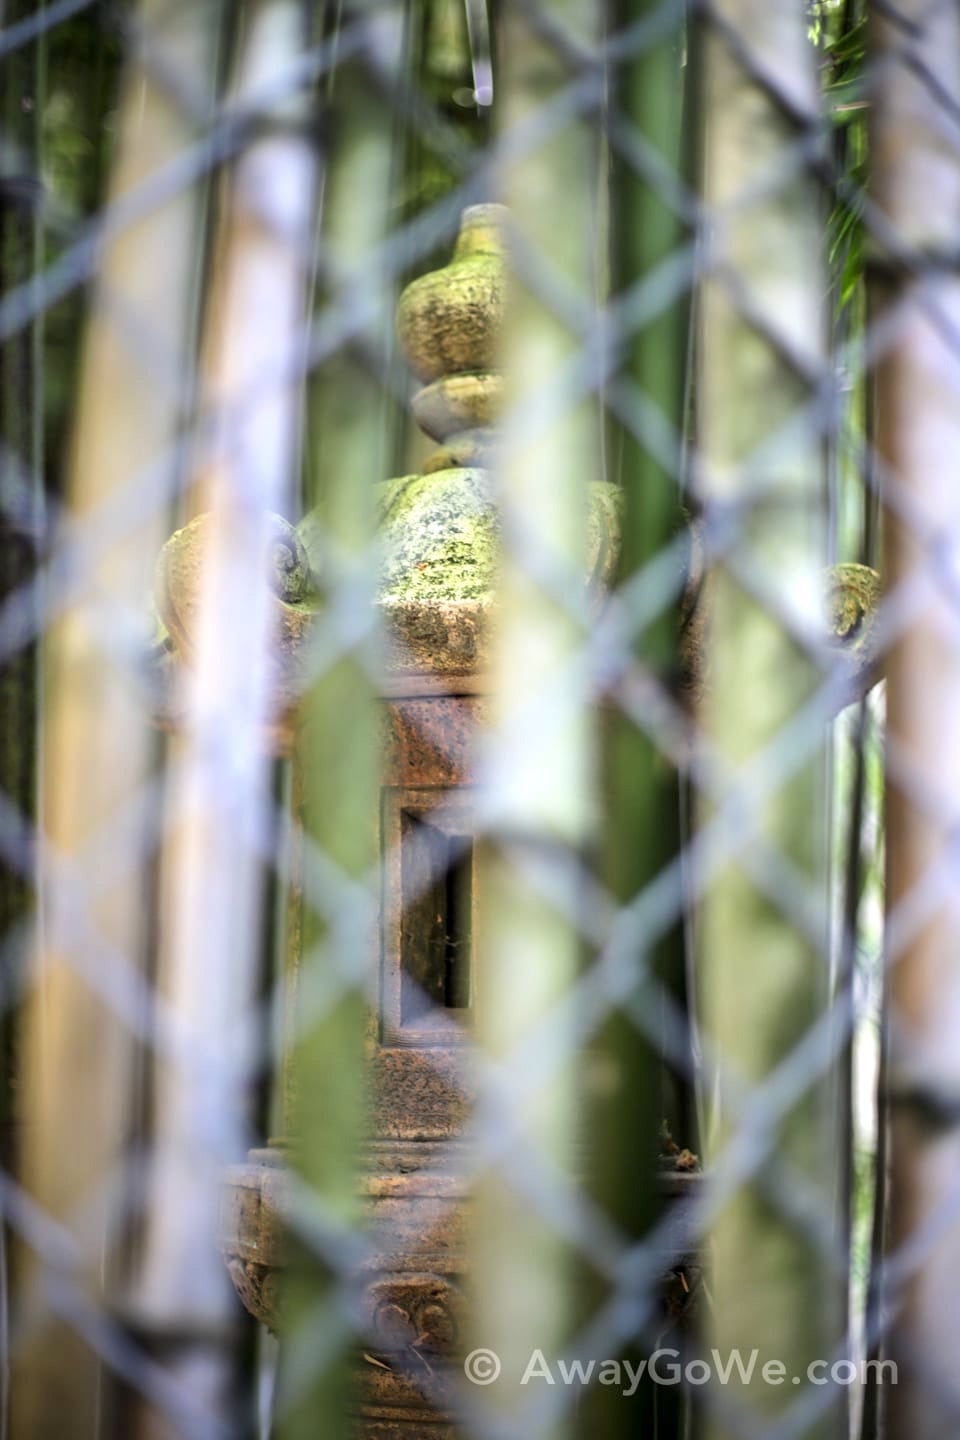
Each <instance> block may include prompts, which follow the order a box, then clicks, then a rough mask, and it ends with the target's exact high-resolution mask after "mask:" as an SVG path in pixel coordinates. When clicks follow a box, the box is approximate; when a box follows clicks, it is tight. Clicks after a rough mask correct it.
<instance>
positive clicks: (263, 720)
mask: <svg viewBox="0 0 960 1440" xmlns="http://www.w3.org/2000/svg"><path fill="white" fill-rule="evenodd" d="M304 40H305V36H304V30H303V12H302V8H301V7H300V6H299V5H298V4H297V3H295V0H256V3H251V4H249V5H247V6H246V7H244V9H243V11H242V14H241V30H240V36H239V48H238V65H237V72H236V75H235V77H234V79H233V82H232V85H231V89H230V93H229V95H228V97H227V100H226V108H227V109H228V110H234V111H235V112H236V113H237V114H242V113H243V112H244V111H248V112H250V113H257V112H264V113H265V114H267V115H269V126H268V128H267V127H265V129H264V132H263V133H262V134H261V135H260V136H259V138H257V139H256V140H254V141H253V143H251V144H250V145H249V146H248V147H247V148H246V149H245V150H244V151H243V153H242V154H241V155H240V157H239V158H238V159H237V161H236V162H235V163H234V165H233V166H232V167H231V168H230V170H229V172H228V173H227V174H226V175H225V177H224V181H225V183H224V189H223V196H222V200H221V206H220V215H219V223H218V230H217V234H216V240H215V246H214V251H213V268H212V274H211V278H212V291H211V295H210V301H209V305H208V309H207V328H206V333H205V335H204V340H203V360H202V377H201V384H202V400H203V413H204V415H205V416H206V417H208V418H209V419H210V420H211V422H212V424H213V425H214V427H215V436H214V439H213V442H212V446H213V449H212V456H211V460H210V463H209V465H208V466H206V467H205V468H204V470H203V472H202V474H201V476H200V480H199V485H198V492H199V494H198V496H197V497H195V500H196V504H197V508H201V509H203V510H204V511H206V513H207V527H208V528H207V536H208V539H207V544H206V547H205V550H204V553H203V562H204V563H203V566H202V572H201V573H200V574H199V576H198V577H197V586H198V592H197V611H196V616H195V618H194V626H193V633H192V636H191V640H192V649H193V656H192V664H191V666H190V668H189V669H187V670H186V671H185V674H184V683H183V714H184V721H183V729H182V735H181V736H179V737H178V739H177V741H176V742H175V743H174V744H173V746H172V750H171V766H172V772H171V779H170V785H169V797H170V798H169V819H168V829H167V836H166V843H165V848H164V854H163V861H162V875H161V900H160V903H161V944H160V955H159V959H158V968H157V988H158V992H159V994H160V996H161V997H162V999H163V1001H164V1002H165V1003H166V1005H167V1007H168V1011H169V1014H170V1016H171V1017H172V1023H173V1024H174V1025H175V1026H176V1030H177V1042H178V1048H177V1052H176V1053H175V1054H174V1055H172V1056H169V1057H164V1061H163V1063H162V1064H161V1065H159V1066H158V1068H157V1072H156V1076H155V1079H154V1087H155V1094H156V1100H155V1106H154V1124H155V1130H154V1150H155V1153H154V1158H153V1168H152V1183H151V1188H150V1191H149V1194H148V1200H147V1205H148V1213H147V1219H146V1233H145V1237H144V1242H143V1256H142V1265H141V1269H140V1274H139V1278H138V1280H137V1283H136V1286H135V1291H134V1295H135V1303H136V1307H137V1310H138V1313H139V1316H140V1318H141V1322H142V1323H143V1324H144V1325H145V1326H147V1327H153V1328H155V1329H157V1330H160V1331H161V1332H162V1331H163V1330H172V1331H180V1332H185V1334H186V1335H187V1336H190V1335H197V1336H200V1335H206V1337H207V1342H206V1343H205V1344H203V1345H197V1346H191V1345H190V1344H189V1343H184V1344H183V1345H181V1346H180V1347H179V1349H178V1351H177V1352H176V1359H175V1360H174V1361H173V1362H172V1369H173V1371H174V1374H175V1377H176V1381H177V1383H178V1384H179V1385H180V1386H181V1387H182V1388H183V1389H184V1391H185V1392H186V1393H187V1394H188V1395H190V1396H191V1397H192V1398H193V1399H194V1400H195V1401H196V1403H198V1404H201V1405H205V1406H206V1407H207V1408H208V1409H209V1411H210V1413H211V1416H212V1417H215V1418H216V1421H217V1422H219V1423H220V1424H224V1425H225V1424H226V1423H227V1421H228V1414H229V1412H230V1409H231V1406H232V1405H234V1404H235V1401H236V1397H235V1395H234V1394H233V1393H232V1388H231V1387H232V1385H233V1383H234V1382H235V1380H236V1376H237V1368H236V1357H235V1356H234V1355H232V1354H231V1351H230V1346H231V1342H234V1343H235V1327H236V1317H237V1310H236V1302H235V1297H234V1295H233V1294H232V1287H231V1285H230V1281H229V1278H228V1276H227V1273H226V1270H225V1267H224V1263H223V1259H222V1257H221V1255H220V1253H219V1249H218V1219H219V1212H220V1205H221V1194H222V1186H223V1178H224V1171H225V1168H226V1166H227V1164H228V1163H229V1162H231V1161H236V1160H237V1159H239V1158H241V1157H242V1155H243V1154H244V1152H245V1149H246V1147H247V1145H248V1144H249V1143H250V1137H249V1134H248V1129H249V1126H250V1124H251V1121H252V1118H253V1117H252V1116H251V1115H250V1113H249V1108H248V1107H249V1103H250V1095H251V1093H252V1082H253V1078H254V1074H255V1070H254V1069H253V1068H252V1067H253V1066H255V1065H256V1064H257V1063H258V1060H257V1056H256V1051H255V1046H256V1043H257V1041H258V1039H259V1038H261V1031H260V1028H259V1025H258V1022H257V1020H256V1010H257V998H258V995H259V992H260V985H261V979H260V967H261V965H262V961H263V933H264V931H263V909H262V907H263V898H264V896H263V886H264V860H263V856H262V853H261V851H262V847H263V845H264V844H265V843H266V842H268V838H269V836H270V835H271V834H272V823H273V817H272V813H271V812H272V804H273V800H272V795H271V759H270V756H269V754H268V752H267V747H266V746H265V744H264V736H265V734H266V730H267V727H268V723H269V721H270V720H271V718H272V714H271V706H272V700H271V695H272V687H271V677H272V675H273V673H274V668H273V667H274V663H275V662H274V656H273V654H272V651H273V648H274V646H275V645H276V643H277V636H276V634H275V632H274V626H273V609H272V596H271V592H270V588H269V586H268V584H267V577H268V575H269V573H270V565H271V562H272V559H273V556H272V553H271V545H272V541H273V532H272V530H271V527H270V525H269V524H268V523H267V515H268V512H273V511H280V512H283V511H290V509H291V508H292V507H293V505H294V504H295V486H296V466H297V462H298V459H299V415H300V401H299V391H300V386H299V384H298V382H297V380H296V378H295V376H296V373H297V368H298V362H299V359H300V356H301V353H302V345H303V332H304V326H305V323H306V301H307V294H308V284H309V273H310V264H311V247H312V241H311V235H312V224H313V205H314V190H315V174H314V171H315V162H314V151H313V147H312V146H311V144H310V142H309V140H308V138H307V137H306V135H305V133H304V131H303V127H302V124H301V120H302V115H303V108H304V101H303V97H302V96H300V95H297V94H295V93H294V94H291V95H289V96H281V97H280V100H279V101H278V100H277V97H276V94H275V91H276V86H277V81H278V77H280V76H282V75H283V73H284V72H285V71H286V70H288V69H289V67H290V65H291V63H292V62H293V61H294V60H295V59H296V58H297V56H298V55H299V54H300V53H301V52H302V49H303V46H304ZM217 1339H219V1342H220V1348H219V1349H218V1348H217V1346H216V1345H215V1344H212V1343H210V1342H211V1341H214V1340H217ZM211 1423H213V1422H211ZM153 1426H154V1428H153V1429H151V1431H150V1433H151V1435H154V1434H157V1433H165V1432H164V1431H163V1430H162V1429H161V1428H160V1421H159V1419H158V1418H157V1417H156V1416H154V1417H153ZM171 1433H172V1432H171Z"/></svg>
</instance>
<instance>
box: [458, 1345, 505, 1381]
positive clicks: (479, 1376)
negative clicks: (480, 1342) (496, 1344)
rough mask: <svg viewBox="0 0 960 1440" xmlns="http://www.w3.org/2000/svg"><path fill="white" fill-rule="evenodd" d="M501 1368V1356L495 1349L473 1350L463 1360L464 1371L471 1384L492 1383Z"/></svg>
mask: <svg viewBox="0 0 960 1440" xmlns="http://www.w3.org/2000/svg"><path fill="white" fill-rule="evenodd" d="M501 1368H502V1367H501V1364H500V1356H499V1355H498V1354H497V1353H496V1351H494V1350H484V1349H480V1350H471V1351H470V1354H469V1355H468V1356H467V1358H466V1360H464V1362H463V1373H464V1375H466V1377H467V1379H468V1380H469V1381H470V1383H471V1385H492V1384H493V1382H494V1380H496V1379H497V1377H498V1376H499V1374H500V1370H501Z"/></svg>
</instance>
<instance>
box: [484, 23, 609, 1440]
mask: <svg viewBox="0 0 960 1440" xmlns="http://www.w3.org/2000/svg"><path fill="white" fill-rule="evenodd" d="M552 9H553V12H554V15H555V18H556V19H557V21H558V23H560V24H562V25H563V26H564V27H566V28H567V29H568V30H569V32H570V34H571V36H573V37H575V38H576V39H577V40H579V41H582V42H584V43H586V44H587V45H590V46H595V45H596V44H597V42H598V37H599V17H598V10H597V7H596V6H594V5H592V4H588V5H584V4H582V3H576V0H573V3H567V0H564V3H561V4H558V5H555V6H553V7H552ZM499 44H500V49H501V54H502V59H503V65H502V71H503V73H502V79H501V80H500V81H499V82H498V83H499V84H500V87H501V88H500V90H499V93H498V94H497V95H496V97H495V103H496V104H497V105H498V107H499V110H500V115H501V117H502V125H503V128H504V133H505V135H508V134H509V132H510V129H511V127H514V126H518V125H521V124H522V123H523V122H524V121H525V120H527V119H528V118H529V116H530V115H531V113H532V112H533V111H534V110H535V109H536V108H537V107H539V106H540V105H542V104H544V103H546V102H549V101H550V100H551V99H552V98H553V97H555V96H556V95H557V93H558V92H559V91H560V90H561V89H562V88H563V87H564V86H565V85H566V84H567V83H568V81H569V72H568V71H567V69H566V67H565V65H564V64H563V62H562V61H561V59H560V57H559V56H558V54H557V53H556V51H555V50H554V49H553V48H552V47H551V46H550V45H549V44H547V43H545V42H544V41H543V40H542V39H541V38H540V37H539V36H538V35H537V34H536V33H534V31H533V30H532V29H531V28H530V27H528V25H527V23H526V22H525V20H524V19H523V18H522V16H521V15H520V14H518V13H517V11H516V10H514V9H513V8H511V7H506V8H505V9H504V11H503V13H502V17H501V27H500V30H499ZM596 152H597V146H596V139H595V135H594V133H593V132H592V129H591V126H590V124H589V123H587V122H580V123H576V124H574V125H572V126H569V127H565V128H564V129H563V130H562V132H560V133H557V134H555V135H554V136H552V137H551V138H550V139H549V140H548V141H547V143H546V144H544V145H543V146H542V148H538V149H537V150H535V151H534V152H533V153H532V154H530V155H529V156H526V157H524V158H522V159H520V160H517V161H515V162H513V163H511V164H509V165H508V166H507V167H506V168H505V169H504V171H503V173H502V175H501V177H500V180H501V193H502V196H503V198H504V199H505V200H506V201H507V203H508V204H509V206H510V209H511V218H512V222H513V224H514V225H515V227H516V233H517V236H518V237H519V242H520V244H521V245H522V248H523V252H524V254H525V255H526V256H527V263H528V264H530V265H532V267H533V270H534V273H536V271H538V270H539V271H540V273H541V274H542V275H543V276H544V278H546V279H548V280H549V279H550V278H551V277H556V278H557V279H558V280H559V281H560V283H561V284H562V285H564V286H565V287H568V289H569V291H570V292H571V293H572V294H573V295H574V296H575V297H576V303H577V304H579V306H580V307H581V309H582V312H583V313H584V314H585V315H589V314H590V311H591V307H592V304H593V300H594V283H595V277H596V271H595V265H596V258H597V253H598V250H599V248H600V244H601V237H599V236H598V235H597V233H596V230H595V226H594V225H593V224H592V223H591V217H592V216H594V215H595V214H596V208H597V207H596V200H595V196H596V191H595V188H594V187H595V184H596V164H597V162H596ZM507 314H508V321H507V332H506V350H505V356H504V360H505V365H506V372H507V377H508V378H507V387H508V397H509V400H508V410H507V415H506V419H505V421H504V426H503V446H504V450H503V458H502V462H501V464H500V466H499V470H498V474H499V500H500V505H501V509H502V515H503V529H504V547H503V555H502V566H501V572H500V580H499V590H498V596H499V605H498V620H497V639H496V653H495V659H494V662H493V686H494V698H493V720H492V734H491V736H490V772H489V787H490V788H489V792H488V795H487V800H486V802H485V803H487V804H489V807H490V818H491V823H492V825H493V835H494V839H493V841H492V843H491V845H490V846H489V849H488V850H487V852H486V854H485V855H484V857H483V864H482V874H481V884H482V885H483V887H484V890H483V896H484V898H483V905H484V907H485V908H484V913H485V917H486V918H485V922H484V930H483V933H482V935H481V936H480V943H481V946H482V951H483V954H482V960H481V965H480V974H481V976H482V980H481V990H480V994H479V996H478V1018H479V1023H480V1037H481V1042H482V1045H483V1047H484V1051H485V1054H486V1055H487V1057H488V1058H489V1060H490V1061H491V1062H492V1065H493V1066H494V1067H495V1073H496V1075H497V1078H496V1082H495V1083H494V1082H493V1080H491V1089H490V1091H489V1092H487V1093H486V1099H485V1100H483V1099H482V1100H481V1108H480V1114H481V1120H483V1119H484V1117H485V1119H486V1124H483V1123H481V1125H480V1127H479V1130H478V1139H477V1143H478V1144H480V1145H481V1146H482V1145H484V1144H490V1143H491V1142H492V1141H494V1140H495V1139H498V1138H502V1136H503V1133H504V1131H505V1130H506V1129H507V1128H508V1127H509V1130H510V1133H511V1136H512V1141H511V1144H510V1145H509V1146H508V1147H507V1148H506V1150H505V1152H504V1157H503V1166H502V1168H501V1169H499V1170H495V1171H494V1172H491V1173H489V1174H487V1175H485V1177H484V1179H483V1180H482V1182H481V1184H480V1187H479V1196H478V1214H479V1218H478V1228H477V1236H476V1250H475V1254H474V1262H473V1276H474V1287H475V1292H476V1307H475V1316H474V1335H475V1340H476V1344H477V1345H479V1346H485V1347H489V1348H491V1349H492V1350H494V1351H495V1352H496V1353H497V1354H498V1355H499V1357H500V1359H501V1361H502V1364H503V1377H502V1379H501V1381H500V1382H499V1383H498V1384H497V1385H495V1386H492V1387H490V1389H489V1390H484V1391H480V1390H479V1389H478V1390H477V1391H476V1394H475V1396H474V1397H473V1398H475V1399H476V1401H477V1403H478V1404H483V1405H484V1406H487V1405H489V1406H490V1407H491V1408H492V1410H493V1411H494V1412H495V1413H505V1414H506V1415H509V1416H511V1417H513V1418H514V1421H516V1419H517V1418H518V1417H519V1416H520V1415H521V1414H523V1412H524V1410H525V1409H526V1408H527V1407H528V1406H529V1405H530V1403H531V1401H532V1400H535V1399H537V1398H540V1399H542V1398H543V1390H542V1387H540V1389H539V1395H538V1394H537V1393H536V1391H537V1387H534V1390H533V1391H531V1390H530V1389H527V1388H522V1387H521V1386H520V1385H519V1383H518V1382H519V1380H520V1378H521V1376H522V1374H523V1371H524V1368H525V1366H526V1363H527V1360H528V1359H529V1357H530V1355H531V1354H532V1353H533V1352H534V1351H535V1350H537V1349H541V1350H543V1352H544V1353H545V1354H546V1355H548V1356H553V1357H556V1356H557V1355H558V1354H559V1353H561V1351H562V1347H563V1346H564V1345H566V1344H568V1343H569V1342H570V1341H571V1340H572V1339H573V1337H574V1335H575V1332H576V1323H575V1322H576V1307H575V1304H574V1296H573V1285H574V1280H575V1263H574V1253H575V1252H574V1250H573V1248H572V1246H571V1243H570V1241H569V1239H565V1238H563V1237H562V1236H561V1235H559V1234H558V1233H557V1232H556V1230H555V1229H554V1227H553V1225H552V1224H551V1222H550V1221H549V1220H548V1219H547V1218H545V1217H544V1216H543V1215H542V1214H540V1213H538V1210H537V1208H536V1206H535V1205H533V1204H531V1201H530V1199H529V1197H528V1196H526V1195H524V1193H523V1192H522V1189H518V1187H517V1185H516V1183H515V1181H512V1180H511V1179H510V1176H509V1167H510V1164H511V1163H513V1162H516V1161H521V1162H525V1163H527V1164H528V1165H530V1166H531V1167H536V1166H537V1165H538V1164H540V1163H545V1164H546V1165H547V1167H548V1168H547V1172H546V1173H547V1174H548V1175H549V1173H550V1170H551V1169H555V1170H556V1171H557V1172H558V1174H560V1175H561V1176H566V1177H567V1180H568V1182H569V1178H570V1176H571V1175H572V1174H573V1168H572V1163H571V1162H572V1150H573V1145H574V1140H575V1137H576V1133H577V1125H578V1118H577V1103H576V1098H575V1093H574V1085H573V1069H574V1066H575V1063H576V1056H575V1050H576V1046H575V1043H574V1041H573V1039H572V1036H571V1033H570V1030H569V1026H568V1025H567V1024H562V1023H557V1021H558V1012H559V1009H560V1008H561V1007H562V1005H563V1000H564V997H565V995H566V994H567V993H568V991H569V988H570V986H571V985H572V984H573V982H574V980H575V978H576V977H577V975H578V972H579V968H580V964H581V955H582V949H583V946H582V939H581V936H580V934H579V933H578V929H577V925H576V923H575V922H574V921H572V920H571V919H570V918H569V917H568V916H566V915H565V914H563V913H561V911H560V910H559V909H558V908H557V906H556V905H555V904H554V903H553V902H551V901H550V900H548V899H546V898H544V897H543V895H542V894H540V893H538V890H537V886H536V884H535V883H534V882H533V881H532V880H531V878H530V874H529V873H525V866H533V867H534V868H535V867H536V866H537V865H543V864H545V863H546V864H548V865H549V864H551V861H550V860H549V859H547V857H548V856H552V857H553V862H552V863H553V864H556V863H558V862H559V861H560V860H561V857H564V858H565V860H566V862H567V863H570V862H574V863H575V862H576V861H577V860H578V859H579V858H582V856H583V852H584V848H585V846H586V844H587V843H588V841H589V838H590V837H591V835H592V834H593V833H594V829H595V822H596V802H595V753H594V752H595V739H594V734H593V731H594V722H593V719H592V717H591V715H590V712H589V708H588V702H587V692H586V685H585V678H584V673H583V669H582V668H580V669H578V668H577V666H576V665H575V663H574V661H575V656H576V655H577V652H578V650H579V649H580V647H582V646H583V645H584V642H585V639H586V626H585V620H584V616H583V614H582V613H581V614H579V615H578V614H576V613H575V612H574V613H573V614H571V613H570V609H569V608H568V605H567V603H566V602H567V601H569V602H570V604H571V605H572V606H574V607H576V605H577V604H578V602H579V604H580V606H581V610H582V608H583V606H584V601H585V592H584V586H583V581H582V579H581V577H582V575H583V573H584V569H583V567H584V542H585V533H586V532H585V515H586V503H587V484H588V482H589V481H590V480H592V479H596V478H597V466H598V459H599V455H600V444H599V426H598V414H597V409H596V404H595V402H594V401H588V402H583V403H577V402H576V400H575V399H573V400H572V399H571V397H570V396H569V395H567V394H565V393H563V391H562V388H561V387H562V383H563V379H564V376H565V375H566V376H569V371H570V368H571V367H572V365H573V363H574V362H575V360H576V359H577V357H578V355H579V353H580V340H579V337H578V336H577V335H576V334H574V333H571V330H570V328H569V327H568V325H567V324H565V322H564V320H562V319H561V318H560V317H559V316H558V315H557V314H556V313H555V312H554V310H553V309H552V308H551V305H550V304H549V302H547V301H545V300H544V299H543V298H542V297H541V296H540V295H539V294H538V293H537V292H536V290H535V288H534V286H533V285H532V284H530V283H529V282H528V281H527V279H526V278H525V277H524V275H523V273H522V271H521V272H518V273H517V274H516V276H515V278H514V281H513V283H512V285H511V287H510V293H509V300H508V310H507ZM538 410H539V413H538V414H536V415H535V412H536V411H538ZM538 566H542V567H543V573H541V574H538V573H537V567H538ZM551 574H552V577H553V578H552V580H551V579H549V578H546V577H549V576H550V575H551ZM551 1017H552V1020H553V1025H552V1032H553V1043H555V1045H556V1046H557V1053H556V1056H555V1058H554V1060H553V1062H552V1063H551V1065H550V1066H549V1068H548V1071H547V1073H546V1076H545V1077H539V1078H537V1080H536V1081H535V1082H531V1081H530V1080H529V1078H527V1077H526V1076H525V1064H529V1047H530V1045H531V1043H532V1041H533V1038H534V1036H535V1035H536V1033H537V1031H538V1029H539V1027H540V1026H541V1025H542V1024H544V1023H545V1022H546V1021H547V1020H548V1019H550V1018H551ZM568 1018H569V1017H568ZM525 1057H526V1061H525ZM496 1067H502V1068H500V1069H499V1071H498V1072H497V1071H496ZM543 1183H545V1184H546V1186H547V1188H548V1189H549V1188H550V1187H551V1185H552V1184H556V1182H555V1181H554V1182H551V1181H549V1180H547V1181H545V1182H543ZM563 1398H564V1397H561V1400H562V1399H563ZM568 1408H569V1407H567V1406H563V1410H564V1412H565V1413H564V1414H563V1415H561V1416H560V1417H558V1419H557V1420H556V1423H555V1424H554V1423H549V1422H548V1423H544V1424H542V1425H540V1424H538V1425H537V1426H536V1427H535V1431H534V1433H536V1434H537V1435H538V1436H547V1435H550V1436H560V1435H565V1434H569V1433H570V1428H569V1427H570V1416H569V1414H568V1413H566V1412H568Z"/></svg>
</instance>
